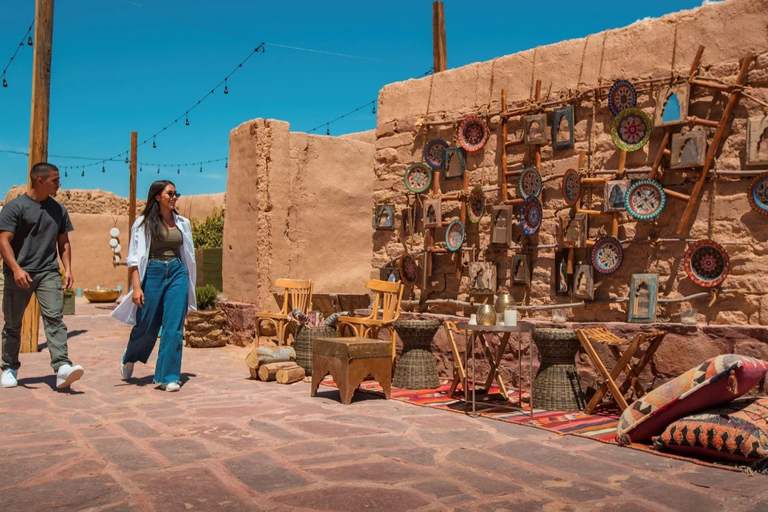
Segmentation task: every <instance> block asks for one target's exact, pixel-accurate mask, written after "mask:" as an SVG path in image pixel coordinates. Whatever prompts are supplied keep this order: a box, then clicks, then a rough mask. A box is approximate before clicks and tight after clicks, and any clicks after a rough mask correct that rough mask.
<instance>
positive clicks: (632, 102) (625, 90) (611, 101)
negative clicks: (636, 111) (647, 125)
mask: <svg viewBox="0 0 768 512" xmlns="http://www.w3.org/2000/svg"><path fill="white" fill-rule="evenodd" d="M636 106H637V92H635V86H634V85H632V84H631V83H630V82H627V81H626V80H619V81H617V82H615V83H614V84H613V86H612V87H611V90H610V91H609V92H608V108H610V109H611V112H613V115H615V116H617V115H619V113H620V112H621V111H622V110H626V109H628V108H635V107H636Z"/></svg>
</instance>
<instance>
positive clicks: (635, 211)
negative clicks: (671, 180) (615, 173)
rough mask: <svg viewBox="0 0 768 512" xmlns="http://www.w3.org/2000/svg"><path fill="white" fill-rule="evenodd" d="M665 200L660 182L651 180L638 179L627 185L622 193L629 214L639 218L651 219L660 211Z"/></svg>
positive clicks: (665, 196) (665, 195)
mask: <svg viewBox="0 0 768 512" xmlns="http://www.w3.org/2000/svg"><path fill="white" fill-rule="evenodd" d="M666 202H667V194H666V193H665V192H664V187H662V186H661V183H659V182H658V181H653V180H638V181H636V182H634V183H633V184H632V185H630V186H629V188H628V189H627V193H626V194H625V195H624V204H625V205H626V207H627V212H629V214H630V215H631V216H633V217H634V218H636V219H640V220H649V219H653V218H654V217H656V216H657V215H659V214H660V213H661V210H663V209H664V205H665V204H666Z"/></svg>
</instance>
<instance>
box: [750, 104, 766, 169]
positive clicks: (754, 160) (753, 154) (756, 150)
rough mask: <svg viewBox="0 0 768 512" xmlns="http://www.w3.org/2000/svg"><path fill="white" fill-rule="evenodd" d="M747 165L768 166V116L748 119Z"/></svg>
mask: <svg viewBox="0 0 768 512" xmlns="http://www.w3.org/2000/svg"><path fill="white" fill-rule="evenodd" d="M746 153H747V154H746V162H745V163H746V164H747V165H765V164H768V115H763V116H755V117H750V118H748V119H747V149H746Z"/></svg>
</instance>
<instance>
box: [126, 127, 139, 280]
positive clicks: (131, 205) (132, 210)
mask: <svg viewBox="0 0 768 512" xmlns="http://www.w3.org/2000/svg"><path fill="white" fill-rule="evenodd" d="M138 137H139V134H138V133H137V132H131V164H130V165H131V168H130V184H129V189H128V190H129V192H128V233H127V237H124V238H123V239H124V240H130V236H131V228H132V227H133V222H134V221H135V220H136V158H137V155H138V145H137V142H138ZM130 286H131V268H130V267H128V287H130Z"/></svg>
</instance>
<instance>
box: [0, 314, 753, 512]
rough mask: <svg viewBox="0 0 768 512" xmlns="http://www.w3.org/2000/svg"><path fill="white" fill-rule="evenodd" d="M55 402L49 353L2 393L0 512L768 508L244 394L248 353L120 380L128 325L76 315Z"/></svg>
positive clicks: (513, 432) (534, 446) (529, 439)
mask: <svg viewBox="0 0 768 512" xmlns="http://www.w3.org/2000/svg"><path fill="white" fill-rule="evenodd" d="M78 309H79V314H78V315H76V316H73V317H67V321H68V326H69V331H70V353H71V355H72V357H73V359H74V360H75V361H76V362H77V363H80V364H83V365H84V366H85V368H86V374H85V377H84V378H83V380H82V381H80V382H79V383H77V384H76V385H75V386H74V388H73V390H72V391H71V392H57V391H55V390H54V387H55V377H54V375H53V374H52V372H51V371H50V367H49V366H48V353H47V351H43V352H41V353H38V354H25V355H23V356H22V364H23V367H22V369H21V372H20V375H19V376H20V384H21V385H20V387H18V388H15V389H0V511H2V512H10V511H25V512H26V511H48V510H67V511H72V510H92V511H104V512H107V511H109V512H123V511H152V510H158V511H166V510H167V511H177V510H178V511H189V510H192V511H195V510H198V511H217V510H225V511H241V510H242V511H245V510H248V511H251V510H271V511H280V510H341V511H347V510H350V511H351V510H365V511H377V510H381V511H388V512H396V511H400V510H430V511H431V510H435V511H437V510H478V511H498V510H524V511H526V512H533V511H536V510H590V511H592V510H604V511H619V510H621V511H666V510H690V511H695V512H703V511H711V510H729V511H765V510H768V477H764V476H755V477H748V476H747V475H744V474H740V473H734V472H729V471H724V470H719V469H714V468H709V467H702V466H698V465H694V464H690V463H686V462H680V461H676V460H672V459H667V458H663V457H657V456H653V455H649V454H646V453H641V452H637V451H634V450H630V449H626V448H619V447H616V446H610V445H604V444H600V443H598V442H595V441H590V440H586V439H580V438H576V437H571V436H562V437H560V436H557V435H555V434H551V433H548V432H545V431H542V430H537V429H533V428H529V427H523V426H517V425H511V424H507V423H502V422H498V421H493V420H489V419H481V418H478V419H473V418H469V417H466V416H463V415H460V414H454V413H450V412H445V411H434V410H430V409H427V408H422V407H416V406H413V405H408V404H405V403H401V402H396V401H385V400H383V399H379V398H376V397H371V396H367V395H361V394H359V393H358V394H357V395H356V398H355V400H354V402H353V403H352V405H351V406H343V405H341V404H340V403H339V401H338V393H337V392H336V391H335V390H330V389H327V388H326V389H325V390H324V391H322V392H321V394H320V396H319V397H316V398H311V397H310V396H309V384H307V383H297V384H294V385H291V386H281V385H278V384H274V383H263V382H255V381H253V380H249V379H248V378H247V377H248V371H247V369H246V367H245V365H244V363H243V359H244V357H245V355H246V353H247V352H248V350H247V349H243V348H236V347H226V348H220V349H185V353H184V364H183V371H184V379H185V383H184V386H183V387H182V389H181V391H180V392H178V393H167V392H163V391H160V390H158V389H156V388H155V386H154V385H153V384H152V368H153V361H151V362H150V364H149V365H147V366H146V367H145V366H137V368H136V371H135V377H136V378H135V379H134V380H133V381H132V382H131V383H129V384H126V383H124V382H122V381H121V380H120V379H119V376H118V361H119V359H120V355H121V354H122V351H123V348H124V345H125V340H126V339H127V335H128V328H127V327H125V326H123V325H121V324H119V323H117V322H115V321H113V320H112V319H111V318H110V317H108V316H106V314H107V311H106V310H103V309H97V308H94V307H93V306H90V305H83V304H79V305H78Z"/></svg>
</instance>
